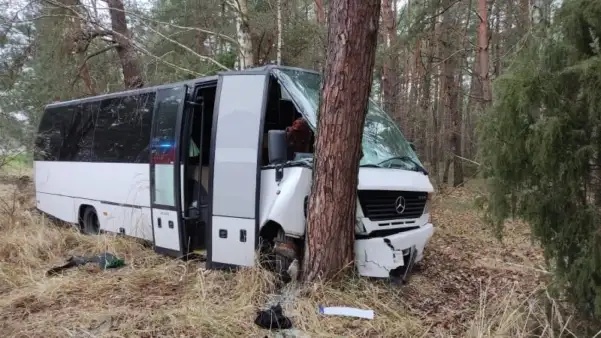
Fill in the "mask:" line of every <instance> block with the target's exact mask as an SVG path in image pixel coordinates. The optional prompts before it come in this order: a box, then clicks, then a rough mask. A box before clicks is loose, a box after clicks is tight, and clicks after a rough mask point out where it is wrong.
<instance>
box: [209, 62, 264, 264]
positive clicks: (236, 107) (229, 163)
mask: <svg viewBox="0 0 601 338" xmlns="http://www.w3.org/2000/svg"><path fill="white" fill-rule="evenodd" d="M268 84H269V73H268V72H267V71H253V70H248V71H242V72H225V73H221V74H219V80H218V85H217V98H216V102H215V111H214V114H213V115H214V118H213V128H212V129H213V131H212V132H213V133H212V138H211V156H210V157H211V158H210V168H211V174H210V177H209V182H210V183H209V185H210V188H209V194H211V195H212V198H211V201H212V203H210V206H209V209H210V211H209V216H210V217H209V222H208V223H209V224H208V226H207V235H206V239H207V268H209V269H220V268H233V267H238V266H247V267H248V266H253V265H254V263H255V253H256V250H257V248H258V245H259V240H258V236H259V225H260V224H259V206H260V201H261V198H260V190H261V169H260V165H261V162H260V160H261V155H262V142H263V119H264V116H265V107H266V101H267V88H268Z"/></svg>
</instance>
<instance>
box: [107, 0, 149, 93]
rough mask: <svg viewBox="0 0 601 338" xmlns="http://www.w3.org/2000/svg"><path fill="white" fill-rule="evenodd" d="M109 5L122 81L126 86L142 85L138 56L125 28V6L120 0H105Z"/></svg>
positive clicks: (136, 86) (137, 86)
mask: <svg viewBox="0 0 601 338" xmlns="http://www.w3.org/2000/svg"><path fill="white" fill-rule="evenodd" d="M107 4H108V5H109V14H110V16H111V27H112V29H113V37H114V39H115V41H116V42H117V43H118V46H117V47H116V50H117V55H119V60H120V61H121V68H122V70H123V82H125V87H126V88H140V87H143V86H144V79H143V77H142V72H141V69H140V66H139V65H138V57H137V55H136V54H135V52H134V47H133V46H132V43H131V40H130V39H131V37H130V34H129V30H128V29H127V21H126V20H125V8H124V7H123V1H121V0H107Z"/></svg>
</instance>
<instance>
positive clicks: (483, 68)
mask: <svg viewBox="0 0 601 338" xmlns="http://www.w3.org/2000/svg"><path fill="white" fill-rule="evenodd" d="M478 14H479V15H480V26H479V27H478V53H479V61H480V64H479V66H480V69H479V72H478V73H479V76H480V83H481V84H482V108H483V109H482V110H483V111H484V109H485V108H486V107H488V105H489V104H490V101H491V100H492V95H491V89H490V77H489V74H488V68H489V56H488V11H487V9H486V0H478Z"/></svg>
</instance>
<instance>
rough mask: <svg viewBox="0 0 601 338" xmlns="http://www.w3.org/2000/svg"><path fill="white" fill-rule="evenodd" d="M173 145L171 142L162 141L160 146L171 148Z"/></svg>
mask: <svg viewBox="0 0 601 338" xmlns="http://www.w3.org/2000/svg"><path fill="white" fill-rule="evenodd" d="M171 147H173V145H171V143H161V144H159V148H171Z"/></svg>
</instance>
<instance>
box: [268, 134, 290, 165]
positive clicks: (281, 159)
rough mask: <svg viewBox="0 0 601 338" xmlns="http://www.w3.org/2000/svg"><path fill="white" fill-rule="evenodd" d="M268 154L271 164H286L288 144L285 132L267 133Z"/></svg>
mask: <svg viewBox="0 0 601 338" xmlns="http://www.w3.org/2000/svg"><path fill="white" fill-rule="evenodd" d="M267 153H268V154H269V164H278V163H285V162H286V159H287V158H288V142H287V141H286V132H285V131H284V130H270V131H268V132H267Z"/></svg>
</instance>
